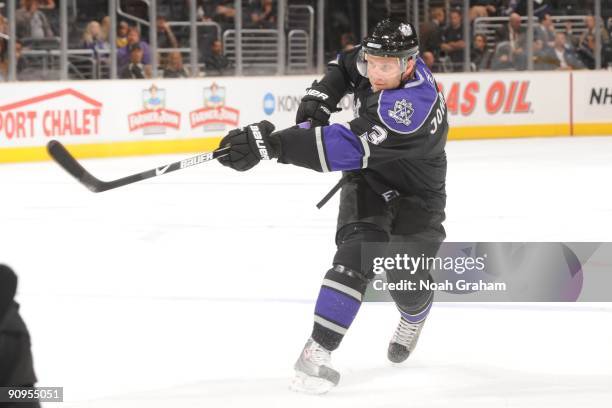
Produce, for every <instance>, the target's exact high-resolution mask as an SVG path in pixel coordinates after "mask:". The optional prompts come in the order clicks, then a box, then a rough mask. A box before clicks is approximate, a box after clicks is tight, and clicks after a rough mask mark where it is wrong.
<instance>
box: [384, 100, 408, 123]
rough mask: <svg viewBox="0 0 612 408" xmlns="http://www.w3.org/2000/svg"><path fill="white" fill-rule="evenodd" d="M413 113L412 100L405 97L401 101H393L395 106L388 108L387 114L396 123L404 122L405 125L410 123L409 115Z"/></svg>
mask: <svg viewBox="0 0 612 408" xmlns="http://www.w3.org/2000/svg"><path fill="white" fill-rule="evenodd" d="M413 113H414V108H413V107H412V102H408V101H406V100H405V99H402V100H401V101H395V106H394V107H393V110H389V116H390V117H391V118H393V119H395V121H396V122H397V123H401V124H404V125H406V126H409V125H410V123H411V122H410V117H411V116H412V114H413Z"/></svg>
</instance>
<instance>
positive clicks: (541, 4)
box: [509, 0, 552, 18]
mask: <svg viewBox="0 0 612 408" xmlns="http://www.w3.org/2000/svg"><path fill="white" fill-rule="evenodd" d="M528 1H533V15H534V16H536V17H537V18H541V17H542V16H544V14H550V13H552V6H551V1H550V0H511V1H510V2H509V6H510V7H509V8H510V10H511V13H517V14H519V15H521V16H526V15H527V2H528ZM511 13H510V14H511Z"/></svg>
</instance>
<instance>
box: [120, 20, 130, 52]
mask: <svg viewBox="0 0 612 408" xmlns="http://www.w3.org/2000/svg"><path fill="white" fill-rule="evenodd" d="M129 31H130V26H129V25H128V23H127V22H125V21H120V22H119V24H118V25H117V48H123V47H125V46H127V45H128V38H127V35H128V32H129Z"/></svg>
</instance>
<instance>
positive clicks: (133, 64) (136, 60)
mask: <svg viewBox="0 0 612 408" xmlns="http://www.w3.org/2000/svg"><path fill="white" fill-rule="evenodd" d="M128 48H129V52H130V54H129V56H130V61H129V63H128V64H127V65H126V66H124V67H123V68H122V69H121V71H120V72H119V78H121V79H144V78H151V71H150V69H147V67H146V66H145V64H143V57H144V50H143V49H142V48H141V46H140V43H133V44H130V45H128ZM149 68H150V65H149Z"/></svg>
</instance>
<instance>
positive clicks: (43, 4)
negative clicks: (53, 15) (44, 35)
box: [38, 0, 55, 10]
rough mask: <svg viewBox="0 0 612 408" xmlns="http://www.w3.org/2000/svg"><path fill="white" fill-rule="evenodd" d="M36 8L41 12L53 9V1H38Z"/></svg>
mask: <svg viewBox="0 0 612 408" xmlns="http://www.w3.org/2000/svg"><path fill="white" fill-rule="evenodd" d="M38 8H39V9H41V10H53V9H55V0H38Z"/></svg>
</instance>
